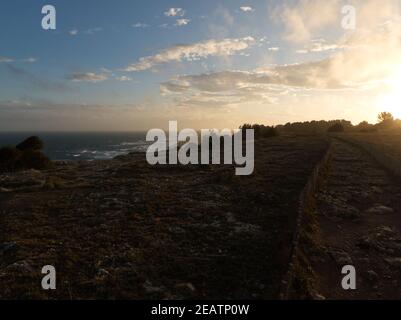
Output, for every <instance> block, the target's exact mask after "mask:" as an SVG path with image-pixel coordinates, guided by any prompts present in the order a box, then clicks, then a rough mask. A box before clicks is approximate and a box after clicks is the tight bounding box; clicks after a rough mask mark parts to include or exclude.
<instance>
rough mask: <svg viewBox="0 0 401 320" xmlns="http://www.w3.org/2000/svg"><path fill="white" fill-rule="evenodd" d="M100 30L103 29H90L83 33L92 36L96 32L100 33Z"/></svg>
mask: <svg viewBox="0 0 401 320" xmlns="http://www.w3.org/2000/svg"><path fill="white" fill-rule="evenodd" d="M102 30H103V28H100V27H96V28H92V29H88V30H86V31H85V34H89V35H92V34H95V33H97V32H100V31H102Z"/></svg>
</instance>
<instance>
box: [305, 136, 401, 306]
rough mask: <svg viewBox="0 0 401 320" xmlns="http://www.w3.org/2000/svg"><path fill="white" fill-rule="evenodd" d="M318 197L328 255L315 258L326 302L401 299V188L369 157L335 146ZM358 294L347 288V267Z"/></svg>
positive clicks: (321, 235) (321, 233) (348, 147)
mask: <svg viewBox="0 0 401 320" xmlns="http://www.w3.org/2000/svg"><path fill="white" fill-rule="evenodd" d="M322 175H323V177H322V179H323V182H322V186H321V187H320V190H319V191H318V193H317V220H318V225H319V239H320V245H321V247H322V248H323V249H322V251H323V254H322V255H321V254H316V255H314V256H313V257H312V258H311V261H312V262H311V263H312V267H313V269H314V271H315V274H316V281H317V283H316V286H317V290H318V292H319V293H320V294H321V295H322V296H323V297H325V298H326V299H401V287H400V284H401V186H400V183H399V181H397V180H396V179H395V178H394V177H392V176H391V175H390V174H389V173H388V172H387V171H385V170H384V169H382V168H381V167H380V166H379V165H378V164H377V163H376V162H375V161H374V160H373V159H372V158H371V157H370V156H369V155H368V154H366V153H364V152H363V151H361V150H359V149H358V148H357V147H354V146H351V145H349V144H347V143H345V142H340V141H337V140H335V141H334V142H333V152H332V157H331V159H330V161H329V162H328V164H327V168H326V170H325V172H324V173H322ZM348 264H350V265H353V266H354V267H355V269H356V283H357V287H356V290H344V289H343V288H342V286H341V279H342V278H343V276H344V275H342V274H341V269H342V267H343V266H344V265H348Z"/></svg>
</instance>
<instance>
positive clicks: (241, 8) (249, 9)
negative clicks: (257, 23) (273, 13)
mask: <svg viewBox="0 0 401 320" xmlns="http://www.w3.org/2000/svg"><path fill="white" fill-rule="evenodd" d="M240 10H241V11H243V12H253V11H255V10H254V9H253V8H252V7H249V6H243V7H240Z"/></svg>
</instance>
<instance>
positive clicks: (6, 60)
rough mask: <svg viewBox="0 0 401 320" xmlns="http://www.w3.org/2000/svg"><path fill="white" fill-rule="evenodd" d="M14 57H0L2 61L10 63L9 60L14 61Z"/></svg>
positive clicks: (0, 61)
mask: <svg viewBox="0 0 401 320" xmlns="http://www.w3.org/2000/svg"><path fill="white" fill-rule="evenodd" d="M13 61H14V59H11V58H7V57H0V63H8V62H13Z"/></svg>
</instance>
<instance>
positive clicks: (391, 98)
mask: <svg viewBox="0 0 401 320" xmlns="http://www.w3.org/2000/svg"><path fill="white" fill-rule="evenodd" d="M385 84H386V86H387V87H388V90H387V91H386V92H385V93H382V94H380V95H379V97H378V107H379V108H380V110H382V111H387V112H390V113H392V114H393V116H394V118H398V119H401V66H399V67H398V68H396V71H395V72H394V73H393V74H392V75H391V76H390V77H389V78H388V79H387V80H386V82H385Z"/></svg>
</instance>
